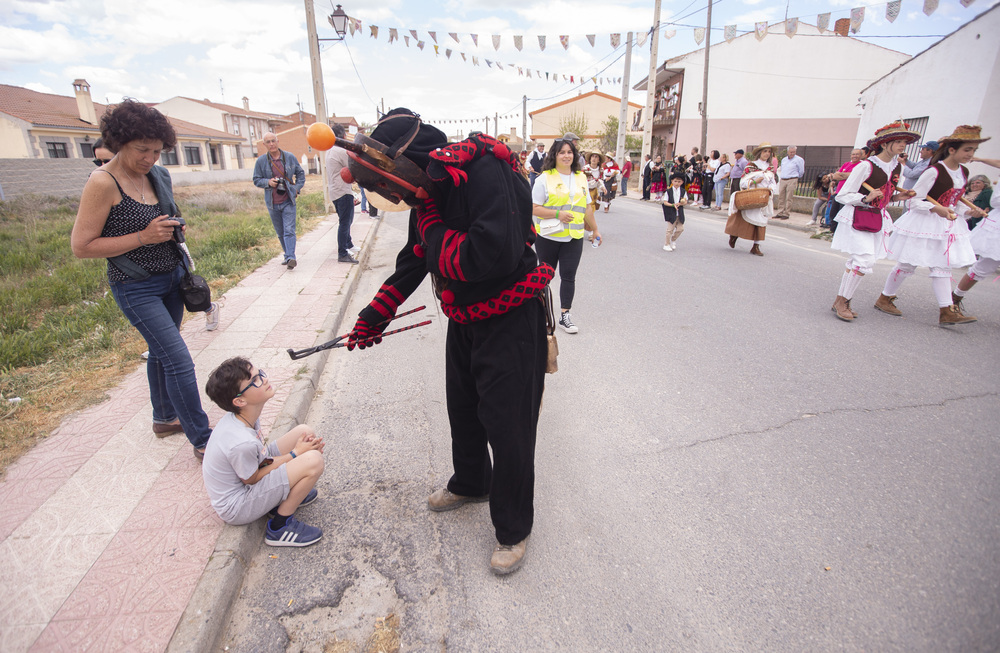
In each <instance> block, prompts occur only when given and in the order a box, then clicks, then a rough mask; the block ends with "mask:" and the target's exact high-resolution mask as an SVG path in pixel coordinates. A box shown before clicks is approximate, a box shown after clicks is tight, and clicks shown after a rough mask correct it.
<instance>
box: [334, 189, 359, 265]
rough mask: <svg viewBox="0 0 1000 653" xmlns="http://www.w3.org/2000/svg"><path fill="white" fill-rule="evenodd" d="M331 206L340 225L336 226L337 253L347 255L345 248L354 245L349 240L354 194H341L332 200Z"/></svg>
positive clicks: (352, 219)
mask: <svg viewBox="0 0 1000 653" xmlns="http://www.w3.org/2000/svg"><path fill="white" fill-rule="evenodd" d="M333 207H334V208H335V209H337V219H338V220H339V221H340V226H339V227H338V228H337V255H338V256H347V255H348V254H350V252H348V251H347V250H349V249H350V248H352V247H354V241H352V240H351V223H352V222H354V195H353V194H348V195H341V196H340V197H338V198H337V199H335V200H333Z"/></svg>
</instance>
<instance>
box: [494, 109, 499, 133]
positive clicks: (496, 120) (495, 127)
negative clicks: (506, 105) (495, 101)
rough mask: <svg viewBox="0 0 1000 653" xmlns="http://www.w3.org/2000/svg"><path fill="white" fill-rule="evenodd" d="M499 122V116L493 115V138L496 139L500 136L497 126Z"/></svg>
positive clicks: (497, 114)
mask: <svg viewBox="0 0 1000 653" xmlns="http://www.w3.org/2000/svg"><path fill="white" fill-rule="evenodd" d="M499 122H500V114H499V113H495V114H493V138H497V137H498V136H499V135H500V131H499V129H500V128H499V127H498V126H497V124H498V123H499Z"/></svg>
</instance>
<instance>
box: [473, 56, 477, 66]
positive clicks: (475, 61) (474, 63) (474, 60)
mask: <svg viewBox="0 0 1000 653" xmlns="http://www.w3.org/2000/svg"><path fill="white" fill-rule="evenodd" d="M472 65H473V66H478V65H479V57H477V56H476V55H472Z"/></svg>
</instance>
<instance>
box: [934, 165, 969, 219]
mask: <svg viewBox="0 0 1000 653" xmlns="http://www.w3.org/2000/svg"><path fill="white" fill-rule="evenodd" d="M959 168H960V169H961V171H962V179H963V184H962V187H961V188H955V182H953V181H952V180H951V173H950V172H949V171H948V169H947V168H945V167H944V164H943V163H941V162H938V163H935V164H934V169H935V170H937V173H938V174H937V179H935V180H934V185H933V186H931V189H930V190H929V191H927V197H930V198H931V199H934V200H936V201H937V202H938V203H939V204H940V205H941V206H944V207H948V208H951V207H953V206H955V205H956V204H958V200H959V198H960V197H962V194H963V193H964V192H965V186H966V185H967V184H968V183H969V169H968V168H966V167H965V166H962V165H960V166H959Z"/></svg>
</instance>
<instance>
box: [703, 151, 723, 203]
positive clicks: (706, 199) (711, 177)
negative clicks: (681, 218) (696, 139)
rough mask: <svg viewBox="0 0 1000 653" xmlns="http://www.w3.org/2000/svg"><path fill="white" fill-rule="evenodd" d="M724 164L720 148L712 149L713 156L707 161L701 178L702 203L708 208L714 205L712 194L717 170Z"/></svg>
mask: <svg viewBox="0 0 1000 653" xmlns="http://www.w3.org/2000/svg"><path fill="white" fill-rule="evenodd" d="M721 164H722V159H721V157H720V156H719V150H712V157H711V158H710V159H707V160H706V161H705V172H704V176H703V178H702V180H701V199H702V204H703V205H704V207H705V208H706V209H707V208H709V207H710V206H712V195H713V193H714V192H715V171H716V170H718V169H719V166H720V165H721Z"/></svg>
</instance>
